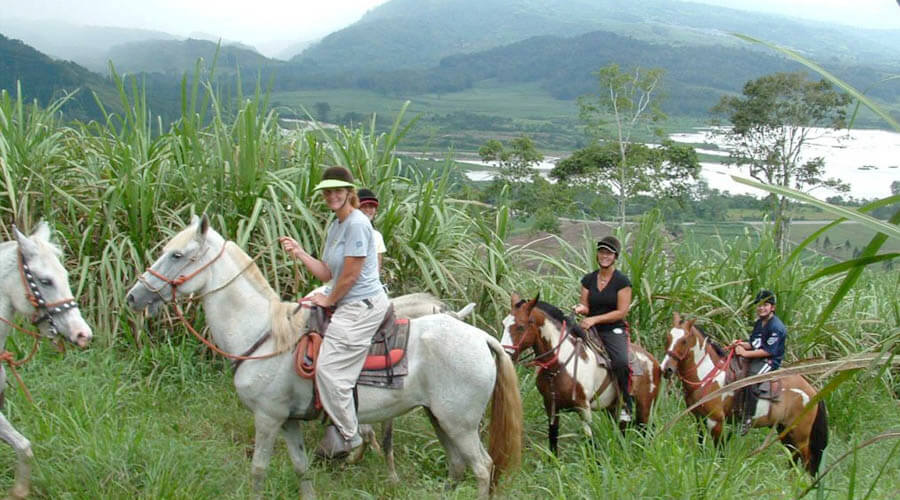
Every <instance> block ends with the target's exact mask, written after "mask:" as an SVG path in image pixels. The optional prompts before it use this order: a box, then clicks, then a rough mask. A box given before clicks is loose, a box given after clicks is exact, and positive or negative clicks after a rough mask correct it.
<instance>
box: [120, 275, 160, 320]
mask: <svg viewBox="0 0 900 500" xmlns="http://www.w3.org/2000/svg"><path fill="white" fill-rule="evenodd" d="M125 302H127V303H128V307H130V308H131V310H132V311H136V312H141V311H146V313H147V315H149V316H155V315H156V313H158V312H159V308H160V306H162V302H163V301H162V297H160V295H159V294H158V293H153V292H152V291H150V290H148V289H147V287H145V286H144V285H143V284H142V283H137V284H136V285H134V286H133V287H131V290H129V291H128V294H127V295H126V296H125Z"/></svg>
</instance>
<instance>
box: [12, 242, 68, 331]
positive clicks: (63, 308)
mask: <svg viewBox="0 0 900 500" xmlns="http://www.w3.org/2000/svg"><path fill="white" fill-rule="evenodd" d="M16 256H17V258H18V262H19V276H20V277H21V278H22V285H24V287H25V297H26V298H27V299H28V302H30V303H31V305H32V306H34V308H35V311H34V314H32V315H31V323H32V324H34V325H35V326H40V324H41V323H43V322H44V321H49V322H50V326H49V329H50V337H55V336H56V335H57V334H58V333H59V328H58V327H57V325H56V321H54V319H53V318H54V316H58V315H61V314H64V313H66V312H67V311H69V310H70V309H78V303H77V302H76V301H75V298H74V297H68V298H65V299H62V300H57V301H56V302H50V303H48V302H47V301H46V300H44V297H43V296H42V295H41V290H40V288H39V287H38V284H37V283H36V282H35V280H34V274H32V272H31V269H30V268H29V267H28V263H26V262H25V256H24V255H23V254H22V251H21V250H19V251H18V252H16Z"/></svg>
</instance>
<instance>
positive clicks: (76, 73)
mask: <svg viewBox="0 0 900 500" xmlns="http://www.w3.org/2000/svg"><path fill="white" fill-rule="evenodd" d="M19 84H21V89H22V94H23V95H24V96H25V98H26V101H30V100H31V99H37V100H38V102H40V103H41V105H44V106H46V105H47V104H48V103H49V102H51V101H53V100H54V99H57V98H60V97H63V96H64V95H66V94H67V93H71V92H76V91H77V93H76V94H75V95H74V97H73V98H72V99H71V100H69V101H68V103H67V104H66V105H65V106H64V107H63V111H64V112H65V113H66V115H67V116H68V117H69V118H77V119H82V120H87V119H96V118H100V116H101V115H100V110H99V108H98V107H97V104H96V102H95V101H94V97H93V94H92V93H93V92H96V93H97V95H98V96H99V97H100V99H101V101H103V102H104V103H105V105H106V106H107V109H109V110H116V109H118V108H119V106H118V101H117V100H116V98H115V97H116V90H115V89H114V88H113V86H112V84H110V82H108V81H107V80H106V79H105V78H103V77H102V76H100V75H98V74H96V73H92V72H90V71H88V70H87V69H86V68H84V67H82V66H79V65H78V64H75V63H73V62H64V61H57V60H54V59H52V58H50V57H48V56H47V55H45V54H42V53H41V52H39V51H37V50H35V49H34V48H33V47H30V46H28V45H26V44H25V43H23V42H22V41H20V40H13V39H10V38H7V37H5V36H3V35H0V89H4V90H6V91H7V92H9V93H10V94H11V95H12V96H13V97H15V96H16V95H17V92H18V90H17V89H18V85H19Z"/></svg>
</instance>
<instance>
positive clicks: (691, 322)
mask: <svg viewBox="0 0 900 500" xmlns="http://www.w3.org/2000/svg"><path fill="white" fill-rule="evenodd" d="M696 321H697V320H696V318H691V319H689V320H687V323H685V324H684V331H685V332H687V333H691V330H693V329H694V322H696Z"/></svg>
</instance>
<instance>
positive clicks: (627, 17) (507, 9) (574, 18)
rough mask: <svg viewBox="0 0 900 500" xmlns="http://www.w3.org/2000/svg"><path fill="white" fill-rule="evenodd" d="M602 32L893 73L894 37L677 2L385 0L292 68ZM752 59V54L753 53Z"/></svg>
mask: <svg viewBox="0 0 900 500" xmlns="http://www.w3.org/2000/svg"><path fill="white" fill-rule="evenodd" d="M598 30H603V31H609V32H612V33H616V34H619V35H622V36H628V37H632V38H635V39H638V40H642V41H646V42H652V43H662V44H668V45H672V46H707V47H708V46H732V47H737V46H742V45H745V44H744V42H741V41H740V40H737V39H736V38H734V37H732V36H730V35H729V33H731V32H738V33H744V34H747V35H752V36H755V37H759V38H761V39H764V40H767V41H770V42H774V43H777V44H781V45H785V46H789V47H791V48H794V49H796V50H799V51H801V52H803V53H805V54H806V55H808V56H810V57H813V58H814V59H816V60H819V61H823V62H843V63H873V64H882V65H886V64H895V63H897V62H898V61H900V53H898V52H897V50H896V47H897V41H898V40H900V30H865V29H858V28H851V27H845V26H838V25H833V24H827V23H821V22H812V21H810V22H806V21H802V20H796V19H792V18H786V17H781V16H777V15H770V14H761V13H752V12H746V11H739V10H735V9H727V8H721V7H715V6H710V5H705V4H696V3H690V2H681V1H676V0H641V1H640V2H623V1H620V0H391V1H389V2H387V3H385V4H383V5H381V6H379V7H376V8H374V9H372V10H370V11H369V12H368V13H367V14H366V15H365V16H363V17H362V19H360V20H359V21H358V22H357V23H355V24H353V25H351V26H348V27H347V28H344V29H342V30H340V31H337V32H334V33H332V34H330V35H328V36H327V37H325V38H323V39H322V40H321V41H320V42H319V43H318V44H315V45H313V46H312V47H310V48H309V49H307V50H305V51H304V52H303V53H302V54H300V55H298V56H296V57H295V58H294V59H293V61H295V62H301V61H302V62H306V63H315V64H316V65H317V66H319V67H322V68H327V69H333V70H341V69H344V70H350V69H356V70H361V69H365V70H393V69H407V68H426V67H429V66H433V65H436V64H438V62H439V61H440V60H441V59H442V58H444V57H446V56H449V55H453V54H459V53H473V52H477V51H481V50H485V49H489V48H493V47H498V46H502V45H506V44H509V43H513V42H517V41H521V40H524V39H526V38H530V37H533V36H540V35H551V36H573V35H579V34H583V33H587V32H592V31H598ZM752 50H760V49H756V48H753V49H752Z"/></svg>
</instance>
